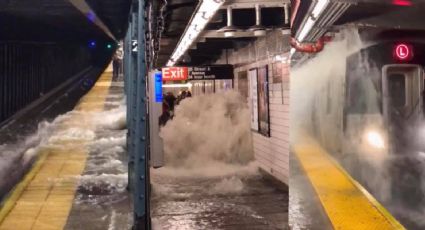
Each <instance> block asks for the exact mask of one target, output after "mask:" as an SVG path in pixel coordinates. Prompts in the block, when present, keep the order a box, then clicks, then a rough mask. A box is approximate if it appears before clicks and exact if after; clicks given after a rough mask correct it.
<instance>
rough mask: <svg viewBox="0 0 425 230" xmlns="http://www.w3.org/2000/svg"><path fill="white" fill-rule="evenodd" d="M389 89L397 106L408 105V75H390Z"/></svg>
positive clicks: (394, 104)
mask: <svg viewBox="0 0 425 230" xmlns="http://www.w3.org/2000/svg"><path fill="white" fill-rule="evenodd" d="M388 89H389V92H388V93H389V97H390V100H391V104H392V106H393V107H395V108H403V107H404V106H406V76H405V75H404V74H401V73H394V74H390V75H389V76H388Z"/></svg>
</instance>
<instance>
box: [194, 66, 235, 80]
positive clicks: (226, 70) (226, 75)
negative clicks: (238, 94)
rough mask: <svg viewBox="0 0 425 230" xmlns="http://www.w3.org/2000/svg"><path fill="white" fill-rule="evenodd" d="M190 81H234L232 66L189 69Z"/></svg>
mask: <svg viewBox="0 0 425 230" xmlns="http://www.w3.org/2000/svg"><path fill="white" fill-rule="evenodd" d="M188 70H189V76H188V79H189V80H222V79H233V77H234V75H233V66H232V65H210V66H199V67H188Z"/></svg>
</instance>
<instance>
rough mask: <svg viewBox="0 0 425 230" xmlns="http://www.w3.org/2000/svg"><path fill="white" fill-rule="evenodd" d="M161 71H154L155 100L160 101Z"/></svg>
mask: <svg viewBox="0 0 425 230" xmlns="http://www.w3.org/2000/svg"><path fill="white" fill-rule="evenodd" d="M162 95H163V94H162V72H156V73H155V102H157V103H162Z"/></svg>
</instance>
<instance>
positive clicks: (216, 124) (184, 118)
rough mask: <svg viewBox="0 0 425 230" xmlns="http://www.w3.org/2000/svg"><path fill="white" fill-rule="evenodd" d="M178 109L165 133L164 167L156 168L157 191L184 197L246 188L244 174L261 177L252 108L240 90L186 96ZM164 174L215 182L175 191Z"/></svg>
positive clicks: (163, 132) (163, 131) (156, 194)
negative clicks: (252, 131)
mask: <svg viewBox="0 0 425 230" xmlns="http://www.w3.org/2000/svg"><path fill="white" fill-rule="evenodd" d="M175 110H176V111H175V117H174V119H173V120H171V121H169V122H168V123H167V125H166V126H165V127H163V128H162V129H161V131H160V136H161V137H162V138H163V143H164V154H165V166H164V167H162V168H159V169H153V170H152V183H153V191H154V195H155V196H161V195H164V196H166V197H167V198H170V197H171V198H177V199H181V198H187V197H190V196H192V195H199V193H202V194H228V193H240V192H242V190H243V188H244V185H243V178H245V177H250V176H253V175H257V173H258V165H257V164H256V163H255V161H253V160H254V154H253V149H252V137H251V128H250V114H249V109H248V107H247V105H246V103H245V102H244V100H243V99H242V97H241V96H240V94H239V93H237V92H235V91H230V92H225V93H219V94H209V95H202V96H197V97H193V98H186V99H185V100H183V101H182V102H181V103H180V104H179V105H178V106H176V109H175ZM164 178H168V179H165V181H169V180H170V179H171V180H172V181H175V182H176V181H179V180H183V181H184V180H186V179H189V180H192V179H195V180H197V179H201V180H202V181H209V182H208V183H207V184H209V183H211V184H209V185H208V186H207V187H205V188H203V189H202V191H190V190H187V191H186V190H185V191H175V190H174V189H175V188H174V187H172V186H171V187H170V186H168V182H165V183H164V181H163V179H164ZM173 178H175V179H173ZM176 179H177V180H176Z"/></svg>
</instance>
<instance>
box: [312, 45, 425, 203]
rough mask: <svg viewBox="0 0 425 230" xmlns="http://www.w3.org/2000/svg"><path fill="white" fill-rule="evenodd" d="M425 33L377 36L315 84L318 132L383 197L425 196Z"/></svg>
mask: <svg viewBox="0 0 425 230" xmlns="http://www.w3.org/2000/svg"><path fill="white" fill-rule="evenodd" d="M424 67H425V40H423V41H421V40H420V39H406V40H398V39H393V40H385V41H379V42H374V43H373V44H372V45H370V46H368V47H366V48H363V49H361V50H360V51H358V52H356V53H354V54H352V55H350V56H349V57H347V59H346V66H345V75H344V76H338V77H334V78H333V79H330V80H329V81H328V82H327V84H325V85H324V87H323V88H322V90H320V91H319V92H317V95H316V96H315V100H316V101H315V102H314V103H313V104H314V106H315V108H314V109H313V113H312V115H311V116H312V120H313V124H314V125H313V127H314V130H313V131H314V133H315V136H316V138H317V139H318V140H319V141H320V143H322V145H323V146H324V147H325V148H326V149H328V150H329V152H331V153H333V154H334V157H335V158H336V159H337V160H338V161H339V162H340V163H341V164H342V165H343V167H344V168H345V169H347V170H348V172H349V173H350V174H351V175H352V176H353V177H354V178H355V179H356V180H358V181H359V182H360V183H361V184H362V185H363V186H365V187H366V188H367V189H368V190H369V191H370V192H371V193H372V194H373V195H374V196H375V197H377V198H378V199H379V200H380V201H381V202H383V203H384V204H390V205H394V204H398V203H400V204H403V205H405V206H408V207H420V206H421V205H422V204H423V202H424V201H425V199H424V192H425V188H423V187H425V184H424V182H422V171H424V170H423V169H424V168H425V164H424V163H425V161H424V160H425V121H424V111H425V107H424V95H425V94H424Z"/></svg>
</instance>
